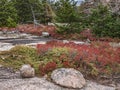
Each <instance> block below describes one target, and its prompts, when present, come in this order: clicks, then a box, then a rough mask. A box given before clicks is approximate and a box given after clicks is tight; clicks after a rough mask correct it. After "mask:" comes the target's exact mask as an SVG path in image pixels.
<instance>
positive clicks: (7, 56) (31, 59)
mask: <svg viewBox="0 0 120 90" xmlns="http://www.w3.org/2000/svg"><path fill="white" fill-rule="evenodd" d="M0 64H2V65H4V66H7V67H13V68H14V69H16V70H18V69H19V68H20V67H21V65H23V64H31V65H32V66H33V67H34V68H35V69H36V70H38V65H39V64H40V61H39V57H38V55H37V51H36V49H35V48H31V47H28V46H16V47H14V48H12V49H11V50H9V51H3V52H0Z"/></svg>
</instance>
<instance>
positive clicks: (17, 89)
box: [0, 32, 120, 90]
mask: <svg viewBox="0 0 120 90" xmlns="http://www.w3.org/2000/svg"><path fill="white" fill-rule="evenodd" d="M49 40H53V39H52V38H43V37H40V36H33V35H30V34H25V33H19V32H9V34H4V33H3V32H0V51H5V50H9V49H11V48H12V47H14V46H15V45H18V44H22V45H23V44H24V45H29V46H33V47H34V46H36V44H37V43H41V44H45V43H46V42H47V41H49ZM63 42H65V43H67V42H68V41H67V40H63ZM75 43H76V44H83V43H84V42H78V41H75ZM114 46H115V45H114ZM118 46H119V45H118ZM69 77H70V78H71V76H69ZM71 81H72V80H71ZM73 84H74V83H73ZM0 90H120V84H117V85H112V87H111V86H104V85H101V84H98V83H95V82H92V81H88V80H86V84H85V86H83V87H82V88H81V89H78V88H74V89H73V88H71V87H64V86H61V85H58V84H56V83H55V82H51V81H48V80H47V79H46V78H45V77H41V78H38V77H33V78H26V79H25V78H21V76H20V72H19V71H17V72H16V71H14V70H13V69H12V68H6V67H4V66H2V65H0Z"/></svg>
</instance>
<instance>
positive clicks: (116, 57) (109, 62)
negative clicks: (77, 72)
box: [37, 41, 120, 73]
mask: <svg viewBox="0 0 120 90" xmlns="http://www.w3.org/2000/svg"><path fill="white" fill-rule="evenodd" d="M43 47H44V48H45V49H46V50H48V49H49V48H50V49H52V48H54V47H67V48H71V50H73V51H70V52H69V58H67V59H69V60H67V61H63V62H62V63H63V67H65V66H66V67H74V68H79V67H80V64H81V63H84V64H86V65H87V66H88V67H89V66H90V67H91V68H92V69H93V67H92V65H91V63H93V64H94V65H93V66H94V67H95V68H96V69H97V70H98V72H99V73H105V72H103V71H107V70H108V69H110V70H111V72H112V73H113V72H114V73H115V72H116V70H117V69H116V68H118V66H119V65H120V48H113V47H111V46H110V45H109V43H107V42H93V43H92V44H91V45H81V44H75V43H73V42H70V43H63V42H61V41H50V42H47V44H45V45H41V44H38V45H37V49H38V53H41V52H42V50H41V49H42V48H43ZM62 58H66V56H64V55H61V57H59V60H61V59H62ZM70 60H71V61H70ZM71 63H72V64H73V66H71ZM108 67H109V68H108ZM47 68H49V67H47Z"/></svg>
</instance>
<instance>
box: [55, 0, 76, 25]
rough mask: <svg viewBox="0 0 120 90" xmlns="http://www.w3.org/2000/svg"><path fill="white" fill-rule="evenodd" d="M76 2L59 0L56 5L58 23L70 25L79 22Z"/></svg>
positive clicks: (73, 0)
mask: <svg viewBox="0 0 120 90" xmlns="http://www.w3.org/2000/svg"><path fill="white" fill-rule="evenodd" d="M76 4H77V2H76V1H75V0H59V1H57V2H56V3H55V11H56V15H57V18H56V20H57V21H58V22H63V23H70V22H76V21H77V20H78V16H77V12H76Z"/></svg>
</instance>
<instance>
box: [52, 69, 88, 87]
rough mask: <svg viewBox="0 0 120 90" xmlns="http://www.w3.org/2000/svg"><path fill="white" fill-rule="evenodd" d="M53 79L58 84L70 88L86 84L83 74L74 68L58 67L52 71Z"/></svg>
mask: <svg viewBox="0 0 120 90" xmlns="http://www.w3.org/2000/svg"><path fill="white" fill-rule="evenodd" d="M51 79H52V80H53V82H55V83H56V84H59V85H61V86H64V87H68V88H82V87H84V86H85V85H86V81H85V79H84V77H83V75H82V74H81V73H80V72H79V71H77V70H75V69H73V68H60V69H56V70H54V71H53V72H52V74H51Z"/></svg>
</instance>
